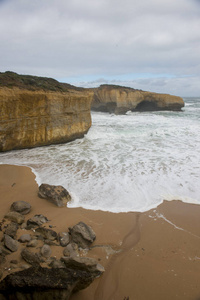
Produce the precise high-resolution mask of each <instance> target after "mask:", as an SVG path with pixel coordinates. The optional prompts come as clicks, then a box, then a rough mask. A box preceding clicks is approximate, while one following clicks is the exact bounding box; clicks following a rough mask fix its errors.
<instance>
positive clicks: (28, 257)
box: [21, 248, 40, 266]
mask: <svg viewBox="0 0 200 300" xmlns="http://www.w3.org/2000/svg"><path fill="white" fill-rule="evenodd" d="M21 257H22V258H23V259H24V260H25V261H26V262H27V263H28V264H30V265H34V266H37V265H39V264H40V260H39V258H38V256H37V255H36V254H35V253H32V252H30V251H29V250H28V249H26V248H25V249H23V250H22V251H21Z"/></svg>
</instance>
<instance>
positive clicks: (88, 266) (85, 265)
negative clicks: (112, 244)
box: [61, 256, 105, 277]
mask: <svg viewBox="0 0 200 300" xmlns="http://www.w3.org/2000/svg"><path fill="white" fill-rule="evenodd" d="M61 261H62V262H64V264H65V266H66V267H67V268H69V269H74V270H83V271H87V272H90V273H92V274H93V276H95V277H98V276H99V275H101V274H102V273H103V272H104V271H105V270H104V267H103V266H102V265H100V264H99V263H98V261H96V260H95V259H94V258H89V257H77V256H73V257H65V256H64V257H62V258H61Z"/></svg>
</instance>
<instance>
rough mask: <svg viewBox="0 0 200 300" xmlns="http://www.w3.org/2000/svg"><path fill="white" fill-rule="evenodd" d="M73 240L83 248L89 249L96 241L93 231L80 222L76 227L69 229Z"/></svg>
mask: <svg viewBox="0 0 200 300" xmlns="http://www.w3.org/2000/svg"><path fill="white" fill-rule="evenodd" d="M69 232H70V234H71V237H72V240H73V242H74V243H76V244H78V246H79V247H81V248H83V249H84V248H89V247H90V245H91V244H92V243H93V242H94V240H95V239H96V235H95V232H94V231H93V229H92V228H91V227H90V226H88V225H86V224H85V223H84V222H79V223H78V224H76V225H75V226H74V227H72V228H69Z"/></svg>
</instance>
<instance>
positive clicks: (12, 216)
mask: <svg viewBox="0 0 200 300" xmlns="http://www.w3.org/2000/svg"><path fill="white" fill-rule="evenodd" d="M4 218H6V219H8V220H10V221H12V222H14V223H17V224H19V225H20V224H22V223H23V222H24V219H25V218H24V215H22V214H20V213H18V212H16V211H10V212H8V213H7V214H6V215H5V217H4Z"/></svg>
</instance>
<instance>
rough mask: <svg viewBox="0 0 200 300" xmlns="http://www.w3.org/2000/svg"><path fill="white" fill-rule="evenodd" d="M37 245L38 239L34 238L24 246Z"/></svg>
mask: <svg viewBox="0 0 200 300" xmlns="http://www.w3.org/2000/svg"><path fill="white" fill-rule="evenodd" d="M37 245H38V241H37V240H36V239H34V240H31V241H30V242H28V244H27V245H26V247H36V246H37Z"/></svg>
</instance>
